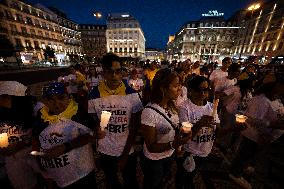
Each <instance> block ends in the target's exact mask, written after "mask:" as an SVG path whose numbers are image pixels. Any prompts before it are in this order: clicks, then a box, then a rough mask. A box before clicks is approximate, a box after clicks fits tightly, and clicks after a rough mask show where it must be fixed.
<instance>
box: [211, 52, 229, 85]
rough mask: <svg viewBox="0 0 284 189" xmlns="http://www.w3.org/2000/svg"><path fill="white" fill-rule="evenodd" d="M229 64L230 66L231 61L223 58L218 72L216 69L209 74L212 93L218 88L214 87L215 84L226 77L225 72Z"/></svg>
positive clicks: (226, 73)
mask: <svg viewBox="0 0 284 189" xmlns="http://www.w3.org/2000/svg"><path fill="white" fill-rule="evenodd" d="M231 64H232V59H231V58H230V57H225V58H224V59H223V60H222V67H221V69H220V70H219V69H216V70H214V71H213V72H212V73H211V75H210V77H209V80H210V81H211V85H212V86H213V88H214V91H216V90H215V89H216V88H218V87H219V86H216V82H217V81H218V80H222V79H223V78H224V77H227V76H228V72H227V70H228V68H229V66H230V65H231Z"/></svg>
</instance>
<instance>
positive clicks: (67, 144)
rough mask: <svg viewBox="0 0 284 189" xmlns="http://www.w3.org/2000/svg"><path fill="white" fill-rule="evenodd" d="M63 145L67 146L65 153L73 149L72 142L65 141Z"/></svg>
mask: <svg viewBox="0 0 284 189" xmlns="http://www.w3.org/2000/svg"><path fill="white" fill-rule="evenodd" d="M63 145H64V147H65V149H64V153H67V152H69V151H71V150H72V145H71V143H70V142H65V143H63Z"/></svg>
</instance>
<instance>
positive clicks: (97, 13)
mask: <svg viewBox="0 0 284 189" xmlns="http://www.w3.org/2000/svg"><path fill="white" fill-rule="evenodd" d="M93 15H94V17H96V18H97V19H100V18H101V17H102V16H103V15H102V13H100V12H94V13H93Z"/></svg>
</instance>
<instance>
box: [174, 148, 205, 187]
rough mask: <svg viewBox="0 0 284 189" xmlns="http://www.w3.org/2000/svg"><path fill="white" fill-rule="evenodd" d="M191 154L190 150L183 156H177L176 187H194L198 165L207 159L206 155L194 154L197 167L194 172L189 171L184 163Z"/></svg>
mask: <svg viewBox="0 0 284 189" xmlns="http://www.w3.org/2000/svg"><path fill="white" fill-rule="evenodd" d="M189 156H190V153H189V152H185V154H184V155H183V157H179V158H177V173H176V189H194V188H195V186H194V183H193V179H194V177H195V175H196V173H197V169H198V167H200V165H201V164H202V162H203V161H204V160H205V158H204V157H198V156H194V157H193V159H194V162H195V169H194V170H193V171H192V172H187V171H186V170H185V169H184V167H183V163H184V161H185V159H186V158H187V157H189Z"/></svg>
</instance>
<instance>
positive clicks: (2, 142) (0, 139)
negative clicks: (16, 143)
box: [0, 133, 9, 148]
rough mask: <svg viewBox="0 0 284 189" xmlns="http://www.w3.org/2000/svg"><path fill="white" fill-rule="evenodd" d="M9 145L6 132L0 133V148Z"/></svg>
mask: <svg viewBox="0 0 284 189" xmlns="http://www.w3.org/2000/svg"><path fill="white" fill-rule="evenodd" d="M8 146H9V141H8V134H7V133H2V134H0V148H7V147H8Z"/></svg>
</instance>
